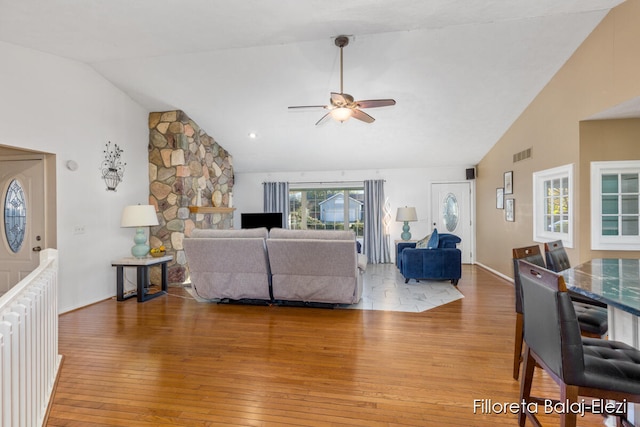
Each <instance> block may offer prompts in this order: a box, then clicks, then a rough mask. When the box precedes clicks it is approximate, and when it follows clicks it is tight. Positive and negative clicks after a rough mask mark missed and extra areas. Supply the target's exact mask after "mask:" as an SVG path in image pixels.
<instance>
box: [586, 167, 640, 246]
mask: <svg viewBox="0 0 640 427" xmlns="http://www.w3.org/2000/svg"><path fill="white" fill-rule="evenodd" d="M626 172H631V173H640V160H621V161H610V162H591V249H592V250H603V251H637V250H640V236H603V235H602V214H601V212H602V197H601V196H602V178H601V177H602V175H603V174H606V173H616V174H620V173H626Z"/></svg>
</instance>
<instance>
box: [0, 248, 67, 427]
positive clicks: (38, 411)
mask: <svg viewBox="0 0 640 427" xmlns="http://www.w3.org/2000/svg"><path fill="white" fill-rule="evenodd" d="M61 359H62V358H61V356H60V355H59V354H58V252H57V251H56V250H55V249H45V250H43V251H41V252H40V265H39V266H38V268H36V269H35V270H34V271H33V272H31V273H30V274H29V275H28V276H27V277H25V278H24V279H23V280H21V281H20V282H19V283H18V284H17V285H15V286H14V287H13V288H11V289H10V290H9V292H7V293H5V294H4V295H2V296H1V297H0V380H1V381H0V427H21V426H25V427H31V426H40V425H42V423H43V422H44V419H45V416H46V413H47V407H48V405H49V400H50V399H51V396H52V392H53V388H54V385H55V381H56V376H57V374H58V369H59V367H60V361H61Z"/></svg>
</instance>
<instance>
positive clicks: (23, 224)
mask: <svg viewBox="0 0 640 427" xmlns="http://www.w3.org/2000/svg"><path fill="white" fill-rule="evenodd" d="M26 228H27V204H26V201H25V197H24V190H23V189H22V186H21V185H20V183H19V182H18V181H17V180H15V179H14V180H13V181H11V184H9V188H8V189H7V195H6V197H5V199H4V233H5V236H6V238H7V243H8V244H9V248H11V250H12V251H13V252H14V253H17V252H18V251H19V250H20V248H21V247H22V243H23V242H24V236H25V231H26Z"/></svg>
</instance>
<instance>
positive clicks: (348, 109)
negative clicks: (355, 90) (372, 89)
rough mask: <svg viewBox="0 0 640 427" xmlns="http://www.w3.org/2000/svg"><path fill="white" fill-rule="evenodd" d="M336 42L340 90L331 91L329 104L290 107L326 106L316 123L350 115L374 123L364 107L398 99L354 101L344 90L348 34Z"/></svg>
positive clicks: (345, 117) (385, 104) (339, 119)
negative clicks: (345, 51) (343, 71)
mask: <svg viewBox="0 0 640 427" xmlns="http://www.w3.org/2000/svg"><path fill="white" fill-rule="evenodd" d="M335 44H336V46H338V47H339V48H340V92H339V93H338V92H331V99H330V104H329V105H300V106H294V107H289V109H297V108H324V109H325V110H329V112H328V113H326V114H325V115H324V116H322V118H320V120H318V121H317V122H316V125H319V124H322V123H324V122H325V121H326V120H327V119H328V118H329V117H332V118H333V119H335V120H337V121H339V122H344V121H346V120H349V118H350V117H353V118H354V119H358V120H361V121H363V122H365V123H373V122H374V121H375V119H374V118H373V117H371V116H370V115H369V114H367V113H365V112H364V111H362V110H361V109H362V108H374V107H386V106H390V105H395V104H396V101H395V100H393V99H367V100H363V101H354V98H353V96H351V95H349V94H348V93H344V92H343V90H342V49H343V48H344V47H345V46H347V45H348V44H349V37H348V36H338V37H336V39H335Z"/></svg>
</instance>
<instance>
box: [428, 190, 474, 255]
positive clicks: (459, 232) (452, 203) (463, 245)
mask: <svg viewBox="0 0 640 427" xmlns="http://www.w3.org/2000/svg"><path fill="white" fill-rule="evenodd" d="M431 221H432V225H433V226H434V227H436V228H437V229H438V233H451V234H455V235H456V236H458V237H460V239H462V241H461V242H460V243H459V244H458V249H460V251H461V252H462V263H463V264H471V263H472V262H473V258H472V255H473V254H472V248H473V242H472V232H471V184H470V183H468V182H443V183H432V184H431Z"/></svg>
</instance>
